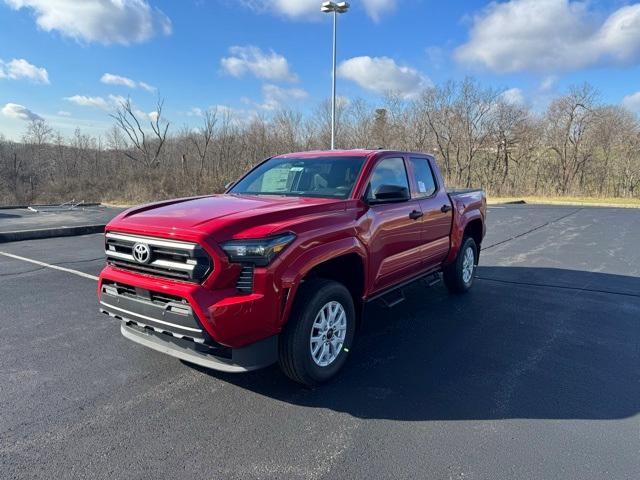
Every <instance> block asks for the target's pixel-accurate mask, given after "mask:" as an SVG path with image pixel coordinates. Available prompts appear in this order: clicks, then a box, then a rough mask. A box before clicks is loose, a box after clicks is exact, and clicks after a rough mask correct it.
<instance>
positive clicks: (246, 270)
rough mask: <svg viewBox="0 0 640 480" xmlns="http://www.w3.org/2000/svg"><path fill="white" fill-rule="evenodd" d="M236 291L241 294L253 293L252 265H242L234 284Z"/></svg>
mask: <svg viewBox="0 0 640 480" xmlns="http://www.w3.org/2000/svg"><path fill="white" fill-rule="evenodd" d="M236 290H238V291H239V292H242V293H251V292H253V265H246V264H245V265H242V270H240V275H239V276H238V280H237V282H236Z"/></svg>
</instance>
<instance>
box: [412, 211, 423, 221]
mask: <svg viewBox="0 0 640 480" xmlns="http://www.w3.org/2000/svg"><path fill="white" fill-rule="evenodd" d="M423 215H424V213H422V212H419V211H418V210H414V211H413V212H411V213H410V214H409V218H410V219H411V220H417V219H419V218H420V217H422V216H423Z"/></svg>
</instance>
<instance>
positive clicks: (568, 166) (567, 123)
mask: <svg viewBox="0 0 640 480" xmlns="http://www.w3.org/2000/svg"><path fill="white" fill-rule="evenodd" d="M596 96H597V93H596V91H595V90H594V88H593V87H592V86H590V85H588V84H584V85H582V86H581V87H574V88H572V89H571V91H570V92H569V94H568V95H565V96H563V97H561V98H558V99H557V100H554V101H553V102H552V103H551V105H550V106H549V109H548V110H547V113H546V115H545V123H546V125H547V134H546V140H547V144H548V145H549V149H550V150H551V151H552V152H553V153H554V154H555V159H556V161H557V166H558V170H559V172H558V175H557V184H558V192H559V193H560V194H561V195H566V194H567V193H569V191H570V190H571V187H572V186H573V182H574V180H575V178H576V176H578V175H579V174H580V173H581V172H583V171H584V170H583V169H584V168H585V165H586V164H587V162H588V161H589V160H590V159H591V158H592V156H593V151H592V150H591V149H589V148H587V142H588V140H589V137H588V133H589V131H590V129H591V128H592V127H593V125H594V122H595V118H596V117H595V113H594V106H595V100H596Z"/></svg>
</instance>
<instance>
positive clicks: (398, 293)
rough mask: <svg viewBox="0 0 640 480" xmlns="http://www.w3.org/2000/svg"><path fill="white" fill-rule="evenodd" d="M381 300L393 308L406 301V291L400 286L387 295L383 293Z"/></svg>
mask: <svg viewBox="0 0 640 480" xmlns="http://www.w3.org/2000/svg"><path fill="white" fill-rule="evenodd" d="M380 301H381V302H382V303H383V304H384V306H385V307H387V308H393V307H395V306H396V305H398V304H399V303H402V302H404V301H405V297H404V291H402V289H401V288H398V289H397V290H393V291H391V292H389V293H387V294H386V295H383V296H382V297H380Z"/></svg>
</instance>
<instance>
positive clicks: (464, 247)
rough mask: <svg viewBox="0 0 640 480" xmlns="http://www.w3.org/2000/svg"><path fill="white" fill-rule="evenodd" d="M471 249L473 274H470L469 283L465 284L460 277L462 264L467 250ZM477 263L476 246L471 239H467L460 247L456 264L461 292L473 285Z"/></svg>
mask: <svg viewBox="0 0 640 480" xmlns="http://www.w3.org/2000/svg"><path fill="white" fill-rule="evenodd" d="M469 247H471V248H472V249H473V273H472V274H471V278H470V279H469V282H468V283H467V282H465V281H464V278H463V276H462V273H463V264H464V255H465V252H466V251H467V249H468V248H469ZM477 262H478V246H477V245H476V242H475V240H474V239H473V238H471V237H467V238H466V239H465V240H464V242H463V243H462V246H461V247H460V253H459V254H458V259H457V262H456V275H457V276H458V284H459V285H460V287H461V288H462V289H463V290H469V289H470V288H471V286H472V285H473V277H474V275H475V273H476V272H475V269H476V266H477Z"/></svg>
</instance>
